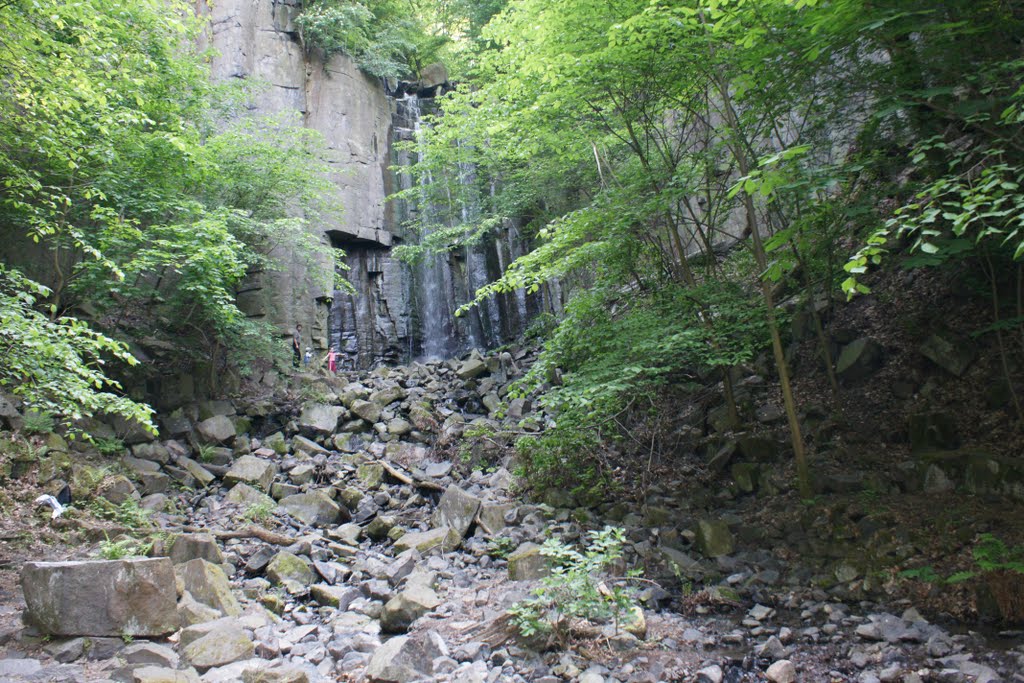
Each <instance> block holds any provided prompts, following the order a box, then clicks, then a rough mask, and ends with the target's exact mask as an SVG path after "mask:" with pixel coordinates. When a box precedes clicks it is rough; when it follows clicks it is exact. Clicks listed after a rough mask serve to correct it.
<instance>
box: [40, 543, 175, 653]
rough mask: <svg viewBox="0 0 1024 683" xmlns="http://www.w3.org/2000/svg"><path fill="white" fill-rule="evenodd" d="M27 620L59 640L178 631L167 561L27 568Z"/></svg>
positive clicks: (50, 564)
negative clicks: (71, 637)
mask: <svg viewBox="0 0 1024 683" xmlns="http://www.w3.org/2000/svg"><path fill="white" fill-rule="evenodd" d="M21 587H22V591H23V593H24V595H25V603H26V605H27V609H26V611H25V620H26V622H27V623H29V624H32V625H33V626H35V627H36V628H38V629H39V631H41V632H42V633H44V634H48V635H55V636H124V635H129V636H162V635H165V634H167V633H170V632H172V631H174V630H176V629H177V626H178V616H177V612H176V610H175V607H176V601H177V597H178V594H177V590H176V589H175V582H174V568H173V565H172V564H171V561H170V560H169V559H167V558H134V559H125V560H100V561H83V562H27V563H26V564H25V566H24V567H23V568H22V572H21Z"/></svg>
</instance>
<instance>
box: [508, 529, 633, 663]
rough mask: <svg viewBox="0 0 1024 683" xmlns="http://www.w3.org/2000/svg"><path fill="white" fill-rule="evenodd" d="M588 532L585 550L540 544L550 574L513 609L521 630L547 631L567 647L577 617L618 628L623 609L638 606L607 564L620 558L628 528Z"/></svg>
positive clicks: (524, 632)
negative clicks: (546, 559)
mask: <svg viewBox="0 0 1024 683" xmlns="http://www.w3.org/2000/svg"><path fill="white" fill-rule="evenodd" d="M589 536H590V543H589V545H588V546H587V548H586V549H585V550H583V551H582V552H580V551H577V550H575V549H574V548H572V547H570V546H567V545H565V544H563V543H561V542H560V541H557V540H555V539H548V541H547V542H545V543H544V545H543V546H542V547H541V551H540V552H541V554H542V555H544V556H545V557H548V558H550V560H551V563H552V569H551V575H550V576H548V577H545V578H544V579H542V580H541V583H540V586H538V587H537V588H536V589H535V590H534V592H533V597H532V598H529V599H528V600H524V601H522V602H520V603H517V604H515V605H514V606H513V607H512V608H511V609H510V610H509V614H510V615H511V616H512V623H513V624H514V625H515V626H516V628H517V629H518V630H519V633H520V634H521V635H522V636H524V637H526V638H532V637H535V636H538V635H546V636H548V638H549V642H551V641H554V642H555V643H557V644H558V645H559V646H560V647H563V648H564V647H565V646H566V645H567V644H568V642H569V640H570V637H571V635H572V633H571V629H572V626H573V623H574V622H576V621H578V620H586V621H597V622H607V621H611V622H613V623H614V624H615V626H616V628H618V625H619V623H620V622H621V618H622V617H623V615H625V614H627V613H628V612H629V611H631V610H632V609H634V607H635V603H634V601H633V592H632V590H630V589H629V588H628V587H626V586H623V585H622V584H621V580H619V581H616V580H614V579H612V577H611V576H610V575H609V574H608V568H609V566H610V565H611V564H612V563H613V562H615V561H616V560H619V559H621V558H622V546H623V543H624V542H625V531H624V530H622V529H618V528H614V527H605V528H604V529H602V530H600V531H591V532H590V534H589Z"/></svg>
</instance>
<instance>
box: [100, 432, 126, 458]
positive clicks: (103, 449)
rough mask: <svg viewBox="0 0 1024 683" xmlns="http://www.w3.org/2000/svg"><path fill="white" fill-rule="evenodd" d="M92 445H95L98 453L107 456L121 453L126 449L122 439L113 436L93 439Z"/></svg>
mask: <svg viewBox="0 0 1024 683" xmlns="http://www.w3.org/2000/svg"><path fill="white" fill-rule="evenodd" d="M93 445H94V446H96V450H97V451H99V452H100V455H105V456H108V457H110V456H115V455H121V454H122V453H124V452H125V450H126V447H125V445H124V440H123V439H119V438H117V437H113V436H112V437H103V438H99V439H94V440H93Z"/></svg>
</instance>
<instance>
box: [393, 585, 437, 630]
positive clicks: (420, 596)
mask: <svg viewBox="0 0 1024 683" xmlns="http://www.w3.org/2000/svg"><path fill="white" fill-rule="evenodd" d="M440 604H441V598H440V597H438V595H437V593H435V592H434V591H433V590H431V589H430V588H429V587H428V586H424V585H421V584H415V585H412V586H410V587H409V588H406V589H405V590H404V591H402V592H401V593H399V594H398V595H396V596H395V597H393V598H391V599H390V600H388V601H387V603H386V604H385V605H384V611H383V612H381V615H380V625H381V628H382V629H384V631H385V632H387V633H404V632H405V631H407V630H408V629H409V626H410V625H411V624H412V622H414V621H416V620H417V619H419V618H420V617H422V616H423V615H424V614H426V613H427V612H429V611H430V610H432V609H435V608H437V606H438V605H440Z"/></svg>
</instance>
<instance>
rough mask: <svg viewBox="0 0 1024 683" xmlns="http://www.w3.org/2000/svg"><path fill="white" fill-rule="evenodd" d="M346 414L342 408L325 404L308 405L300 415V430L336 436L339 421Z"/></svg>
mask: <svg viewBox="0 0 1024 683" xmlns="http://www.w3.org/2000/svg"><path fill="white" fill-rule="evenodd" d="M344 414H345V409H344V408H342V407H341V406H332V405H327V404H325V403H307V404H305V405H304V406H302V414H301V415H299V429H301V430H302V431H303V432H306V433H312V434H334V432H335V430H336V429H337V428H338V420H340V419H341V417H342V416H343V415H344Z"/></svg>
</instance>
